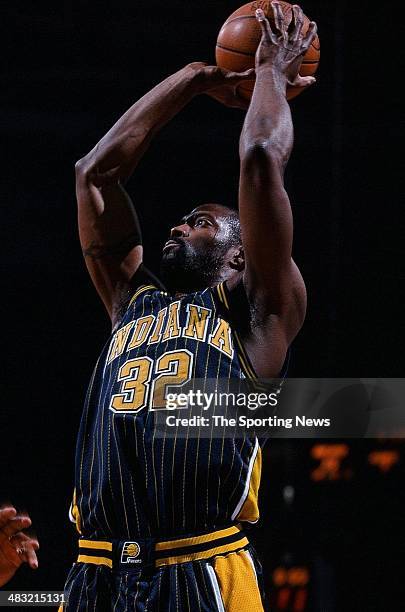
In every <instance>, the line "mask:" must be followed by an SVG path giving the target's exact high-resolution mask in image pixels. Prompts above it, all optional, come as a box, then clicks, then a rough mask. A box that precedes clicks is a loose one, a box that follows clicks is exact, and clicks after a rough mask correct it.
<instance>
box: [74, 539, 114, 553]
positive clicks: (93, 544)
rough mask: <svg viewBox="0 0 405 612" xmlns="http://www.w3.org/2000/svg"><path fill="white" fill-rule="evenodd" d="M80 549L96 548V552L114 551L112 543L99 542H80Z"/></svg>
mask: <svg viewBox="0 0 405 612" xmlns="http://www.w3.org/2000/svg"><path fill="white" fill-rule="evenodd" d="M79 548H94V549H96V550H109V551H112V543H111V542H101V541H99V540H97V541H96V540H79Z"/></svg>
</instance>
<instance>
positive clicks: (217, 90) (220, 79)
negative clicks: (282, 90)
mask: <svg viewBox="0 0 405 612" xmlns="http://www.w3.org/2000/svg"><path fill="white" fill-rule="evenodd" d="M190 67H191V68H193V69H194V70H196V71H197V72H198V79H197V83H198V89H199V93H206V94H207V95H209V96H210V97H211V98H214V99H215V100H218V102H221V103H222V104H225V106H229V107H231V108H242V109H245V110H246V109H247V108H248V107H249V100H246V99H244V98H243V97H242V96H240V95H239V94H238V91H237V88H238V85H239V84H240V83H243V81H251V80H252V79H254V76H255V71H254V69H253V68H251V69H250V70H246V71H245V72H232V71H231V70H225V68H219V67H218V66H208V65H207V64H205V63H204V62H194V63H193V64H190Z"/></svg>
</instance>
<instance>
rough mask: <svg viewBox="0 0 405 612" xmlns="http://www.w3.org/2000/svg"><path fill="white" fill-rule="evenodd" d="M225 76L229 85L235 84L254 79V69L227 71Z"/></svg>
mask: <svg viewBox="0 0 405 612" xmlns="http://www.w3.org/2000/svg"><path fill="white" fill-rule="evenodd" d="M225 78H226V81H228V84H229V85H237V84H238V83H239V82H241V81H249V80H252V79H254V78H255V69H254V68H249V70H245V71H244V72H228V74H227V75H226V77H225Z"/></svg>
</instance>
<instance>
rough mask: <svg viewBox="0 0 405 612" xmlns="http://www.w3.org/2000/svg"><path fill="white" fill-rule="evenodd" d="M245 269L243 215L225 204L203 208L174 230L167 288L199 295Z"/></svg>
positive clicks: (165, 258)
mask: <svg viewBox="0 0 405 612" xmlns="http://www.w3.org/2000/svg"><path fill="white" fill-rule="evenodd" d="M243 267H244V257H243V250H242V240H241V234H240V223H239V215H238V213H237V211H235V210H233V209H231V208H228V207H227V206H223V205H222V204H202V205H201V206H197V208H195V209H194V210H192V211H191V212H190V213H189V214H187V215H185V216H184V217H183V218H182V219H181V221H180V223H179V224H178V225H176V226H175V227H173V228H172V229H171V232H170V239H169V240H168V241H167V242H166V244H165V246H164V247H163V255H162V263H161V276H162V280H163V282H164V283H165V285H166V287H167V288H168V289H170V290H177V291H196V290H198V289H204V288H205V287H212V286H213V285H215V284H217V283H219V282H221V281H223V280H226V279H228V278H230V277H231V276H232V275H234V274H238V273H239V272H240V271H241V270H243Z"/></svg>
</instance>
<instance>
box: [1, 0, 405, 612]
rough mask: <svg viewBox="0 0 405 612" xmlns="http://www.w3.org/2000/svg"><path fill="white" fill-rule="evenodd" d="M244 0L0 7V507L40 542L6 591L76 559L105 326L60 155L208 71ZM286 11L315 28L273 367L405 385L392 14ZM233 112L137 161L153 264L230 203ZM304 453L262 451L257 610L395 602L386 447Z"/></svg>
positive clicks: (396, 554)
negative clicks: (73, 512) (321, 474)
mask: <svg viewBox="0 0 405 612" xmlns="http://www.w3.org/2000/svg"><path fill="white" fill-rule="evenodd" d="M239 4H240V3H238V2H234V1H230V0H228V1H225V0H217V1H216V2H210V1H208V2H207V1H204V2H203V1H199V2H197V1H195V0H193V1H190V2H180V1H178V0H172V1H171V2H170V3H169V2H160V1H156V2H149V3H147V2H142V1H136V0H134V1H133V2H131V3H128V2H120V3H117V2H113V1H112V0H99V1H98V2H90V1H86V0H82V1H78V2H66V1H65V2H59V3H52V4H51V3H49V2H45V1H44V2H35V3H22V2H18V1H17V2H14V3H12V4H10V5H8V6H7V7H3V11H4V15H3V26H5V27H4V32H3V34H2V67H1V77H2V78H1V84H2V96H1V117H2V120H1V128H0V129H1V143H2V144H1V149H2V152H3V162H2V166H1V169H2V180H1V190H2V194H1V211H2V224H1V225H2V228H3V232H2V257H1V263H2V268H3V274H2V294H3V295H2V301H1V303H2V308H3V310H4V312H3V318H2V321H3V351H2V353H3V366H2V373H3V380H4V382H3V385H2V406H1V413H0V426H1V429H0V431H1V438H0V444H1V451H0V457H1V474H0V501H1V500H7V499H8V500H11V501H12V502H13V503H14V504H16V505H17V506H18V507H19V508H27V509H28V510H29V512H30V514H31V517H32V519H33V522H34V524H35V527H36V531H37V534H38V536H39V538H40V541H41V552H40V555H39V559H40V568H39V569H38V570H37V572H35V573H33V572H30V571H29V570H26V569H22V570H21V571H20V572H19V574H18V575H17V577H16V578H15V579H14V580H13V582H12V583H10V587H9V588H17V587H19V588H31V589H37V590H39V589H62V587H63V582H64V577H65V575H66V573H67V570H68V567H69V566H70V564H71V562H72V561H73V557H74V534H73V531H72V530H71V527H70V525H69V524H68V521H67V510H68V506H69V503H70V497H71V491H72V481H73V457H74V445H75V436H76V432H77V429H78V425H79V420H80V414H81V406H82V400H83V397H84V393H85V390H86V385H87V381H88V379H89V376H90V373H91V370H92V367H93V364H94V362H95V359H96V357H97V355H98V352H99V350H100V348H101V347H102V345H103V343H104V341H105V338H106V336H107V334H108V333H109V322H108V319H107V316H106V314H105V313H104V311H103V307H102V305H101V303H100V302H99V301H98V298H97V296H96V294H95V292H94V290H93V288H92V286H91V284H90V281H89V279H88V277H87V275H86V271H85V268H84V265H83V262H82V258H81V253H80V247H79V243H78V238H77V231H76V207H75V194H74V162H75V161H76V160H77V159H79V158H80V157H81V156H83V155H84V154H86V153H87V152H88V151H89V150H90V148H91V147H92V146H93V145H94V144H95V143H96V142H97V141H98V140H99V139H100V138H101V136H102V135H103V134H104V133H105V131H107V129H108V128H109V127H110V126H111V125H112V123H113V122H114V121H115V120H116V119H117V118H118V117H119V116H120V114H121V113H122V112H123V111H125V110H126V108H127V107H128V106H130V105H131V104H132V103H133V102H134V101H135V100H136V99H137V98H138V97H140V96H141V95H142V94H143V93H145V92H146V91H147V90H148V89H150V88H151V87H152V86H153V85H154V84H156V83H157V82H158V81H159V80H161V79H162V78H164V77H165V76H167V75H168V74H170V73H172V72H174V71H176V70H177V69H178V68H180V67H181V66H182V65H184V64H186V63H187V62H190V61H195V60H205V61H211V62H213V61H214V47H215V40H216V35H217V32H218V30H219V27H220V26H221V24H222V22H223V21H224V20H225V19H226V17H227V16H228V15H229V13H231V12H232V11H233V10H235V9H236V8H237V7H238V5H239ZM303 8H304V11H305V12H306V14H307V15H309V16H310V17H311V18H313V19H315V20H316V21H317V23H318V27H319V36H320V41H321V64H320V68H319V72H318V75H317V84H316V85H315V86H314V87H312V88H311V89H310V90H308V91H307V92H305V93H303V94H302V95H301V96H299V98H297V99H296V100H294V101H293V102H292V109H293V118H294V124H295V134H296V136H295V147H294V151H293V154H292V157H291V160H290V163H289V166H288V173H287V177H286V182H287V187H288V191H289V194H290V197H291V201H292V205H293V210H294V218H295V246H294V257H295V259H296V261H297V262H298V264H299V266H300V268H301V270H302V273H303V276H304V278H305V280H306V283H307V288H308V296H309V307H308V316H307V320H306V323H305V325H304V328H303V330H302V331H301V333H300V335H299V337H298V339H297V340H296V342H295V343H294V349H293V360H292V368H291V371H290V373H291V375H295V376H317V377H320V376H329V377H334V376H335V377H338V376H356V377H357V376H367V377H401V376H402V375H403V340H404V334H403V331H404V329H403V316H402V308H401V304H400V290H401V282H402V280H403V276H404V272H403V262H404V245H403V234H404V232H403V225H401V223H402V221H401V218H400V214H399V213H400V210H401V208H400V198H401V195H402V193H403V185H402V184H401V183H402V176H403V171H402V165H401V166H400V163H401V162H402V159H401V156H400V155H399V154H396V148H397V146H398V145H397V143H400V134H399V129H400V127H401V121H402V122H403V120H402V119H401V117H400V110H401V106H402V104H403V101H402V99H401V97H400V95H399V85H398V83H399V75H400V74H401V67H402V68H403V66H401V62H400V60H399V55H398V51H397V49H396V46H395V45H396V44H397V43H398V42H399V37H400V34H399V32H398V27H399V24H400V21H401V19H402V17H401V15H402V13H401V11H400V10H399V9H397V8H396V7H395V5H388V4H385V3H384V4H383V5H377V4H376V5H375V6H374V5H372V6H370V4H369V3H368V2H364V1H360V2H356V3H351V2H350V3H349V2H345V1H341V2H327V1H325V0H305V2H304V4H303ZM398 46H399V45H398ZM242 122H243V113H242V112H240V111H238V110H229V109H225V108H224V107H221V106H220V105H219V104H218V103H216V102H214V101H213V100H211V99H209V98H208V97H206V96H204V97H201V98H200V99H195V100H193V102H192V103H191V104H190V105H189V106H188V107H187V108H186V109H185V110H184V111H183V112H182V113H181V114H180V115H179V116H178V117H177V118H176V119H175V120H174V121H173V122H172V123H171V124H170V125H169V126H168V127H167V128H165V129H164V131H163V132H161V134H159V135H158V137H157V138H156V140H155V141H154V143H153V145H152V147H151V149H150V150H149V151H148V153H147V155H146V157H145V159H144V160H143V161H142V162H141V164H140V166H139V168H138V169H137V171H136V175H135V176H134V178H133V179H132V180H131V182H130V183H129V191H130V193H131V195H132V196H133V199H134V202H135V203H136V205H137V207H138V210H139V214H140V218H141V221H142V225H143V231H144V243H145V259H146V262H147V263H148V264H149V265H150V267H151V268H152V269H154V270H155V271H156V270H157V268H158V262H159V257H160V251H161V246H162V244H163V242H164V241H165V238H166V236H167V231H168V228H169V227H170V226H171V224H173V222H174V221H175V220H176V219H177V218H178V217H179V215H180V214H184V212H186V211H188V210H189V209H191V208H192V207H194V206H195V205H196V204H198V203H201V202H203V201H206V200H211V201H220V202H224V203H226V204H229V205H236V195H237V180H238V154H237V151H238V149H237V145H238V138H239V133H240V129H241V126H242ZM402 199H403V198H402ZM314 444H315V442H314V441H305V442H303V441H298V440H295V441H281V440H279V441H275V442H274V443H271V444H269V446H268V448H267V450H266V453H265V469H264V474H263V484H262V517H263V518H262V523H261V525H260V526H259V527H258V528H257V529H256V532H255V535H252V538H253V540H254V541H255V542H256V544H257V547H258V549H259V551H260V552H261V557H262V560H263V563H264V572H265V578H266V584H267V590H268V595H269V597H270V598H272V599H273V600H274V601H278V603H275V604H274V609H285V610H287V609H288V610H289V609H291V610H292V609H295V610H301V609H307V610H322V611H323V612H325V611H326V610H327V611H329V610H339V611H340V610H342V611H346V610H361V611H363V610H385V609H390V610H397V609H398V610H399V609H402V608H403V605H401V601H403V600H401V599H400V587H401V581H402V582H403V569H401V563H400V555H402V552H403V551H402V546H403V542H404V538H403V532H404V528H403V521H402V518H403V514H404V511H403V507H404V506H403V502H404V501H405V500H404V490H403V489H404V487H403V472H404V469H403V447H402V444H401V443H400V442H395V441H394V442H392V441H391V442H385V443H384V442H377V441H367V442H365V441H352V442H350V444H349V447H348V448H349V455H348V457H347V458H346V459H345V462H346V464H347V469H346V468H345V470H344V471H343V472H342V473H340V472H339V474H338V475H337V476H336V474H335V476H334V477H331V476H330V475H329V476H328V477H327V478H326V479H325V480H322V481H320V482H314V481H313V480H311V470H312V469H313V468H314V465H315V464H316V462H315V461H314V460H313V459H311V449H312V448H313V446H314ZM375 448H377V449H379V450H381V449H387V448H388V449H393V448H394V449H396V451H397V452H398V453H399V455H398V457H399V459H398V462H397V463H396V464H395V465H394V466H393V467H392V469H390V470H389V471H387V472H385V473H384V472H382V471H381V470H380V469H378V468H376V467H375V466H374V467H373V466H371V465H370V463H369V456H370V455H369V453H370V452H371V451H372V450H373V449H375ZM346 464H345V465H346ZM287 485H289V486H292V487H293V491H294V496H293V500H292V501H291V499H290V498H291V495H290V497H289V496H288V494H286V492H285V487H286V486H287ZM283 492H284V493H283ZM290 492H291V490H290ZM288 499H290V501H288ZM286 500H287V501H286ZM280 566H282V567H291V566H292V567H295V566H300V567H307V568H308V570H309V572H310V582H309V590H308V593H307V594H308V595H309V599H308V600H307V604H301V603H299V602H298V603H297V602H295V603H294V597H295V591H294V589H295V588H296V587H295V586H294V585H291V584H290V585H287V587H286V588H288V589H290V591H291V593H290V595H288V593H287V595H286V596H285V597H284V599H282V598H281V599H280V600H277V593H278V591H277V588H276V586H275V585H272V576H273V570H274V568H276V567H280ZM300 597H301V596H300ZM283 601H284V604H285V601H287V603H286V604H285V605H284V604H283V603H282V602H283ZM300 601H301V600H300ZM302 601H304V600H303V599H302ZM294 605H295V608H294ZM277 606H278V607H277ZM283 606H284V607H283ZM300 606H301V607H300Z"/></svg>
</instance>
